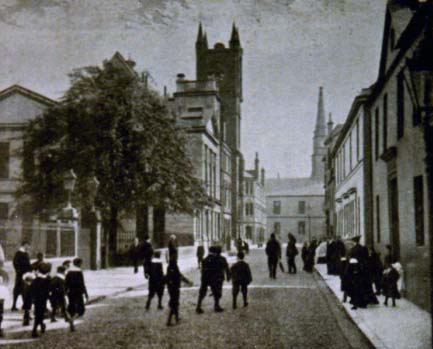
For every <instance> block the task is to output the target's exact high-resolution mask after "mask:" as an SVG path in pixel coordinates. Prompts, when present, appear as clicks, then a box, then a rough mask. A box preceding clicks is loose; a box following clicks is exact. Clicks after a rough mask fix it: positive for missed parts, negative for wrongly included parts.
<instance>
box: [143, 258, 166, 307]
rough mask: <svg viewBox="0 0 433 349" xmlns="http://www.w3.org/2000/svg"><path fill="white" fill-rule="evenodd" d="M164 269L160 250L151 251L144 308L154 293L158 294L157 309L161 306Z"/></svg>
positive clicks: (147, 305)
mask: <svg viewBox="0 0 433 349" xmlns="http://www.w3.org/2000/svg"><path fill="white" fill-rule="evenodd" d="M164 287H165V280H164V271H163V268H162V260H161V252H160V251H155V252H154V253H153V257H152V262H151V263H150V270H149V295H148V296H147V303H146V310H149V308H150V302H151V301H152V298H153V297H154V296H155V294H156V295H157V296H158V309H164V308H163V307H162V296H163V295H164Z"/></svg>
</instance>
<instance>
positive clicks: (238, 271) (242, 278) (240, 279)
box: [230, 251, 253, 309]
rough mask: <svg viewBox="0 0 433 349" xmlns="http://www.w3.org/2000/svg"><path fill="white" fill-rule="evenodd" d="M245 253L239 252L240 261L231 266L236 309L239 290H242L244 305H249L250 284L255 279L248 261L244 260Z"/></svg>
mask: <svg viewBox="0 0 433 349" xmlns="http://www.w3.org/2000/svg"><path fill="white" fill-rule="evenodd" d="M244 258H245V254H244V253H243V252H242V251H241V252H238V261H237V262H236V263H235V264H233V265H232V267H231V268H230V272H231V276H232V283H233V309H236V307H237V305H236V299H237V297H238V294H239V290H241V292H242V297H243V299H244V307H246V306H247V305H248V285H249V284H250V283H251V281H252V280H253V278H252V276H251V269H250V266H249V265H248V263H246V262H244Z"/></svg>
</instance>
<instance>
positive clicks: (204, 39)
mask: <svg viewBox="0 0 433 349" xmlns="http://www.w3.org/2000/svg"><path fill="white" fill-rule="evenodd" d="M203 45H204V47H205V48H208V44H207V34H206V32H204V36H203Z"/></svg>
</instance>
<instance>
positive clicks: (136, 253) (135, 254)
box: [129, 237, 142, 274]
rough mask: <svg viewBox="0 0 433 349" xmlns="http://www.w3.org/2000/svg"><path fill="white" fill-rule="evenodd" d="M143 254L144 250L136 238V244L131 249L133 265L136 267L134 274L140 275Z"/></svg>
mask: <svg viewBox="0 0 433 349" xmlns="http://www.w3.org/2000/svg"><path fill="white" fill-rule="evenodd" d="M141 252H142V248H141V244H140V240H139V239H138V238H137V237H135V238H134V242H133V243H132V245H131V246H130V248H129V256H130V258H131V261H132V265H133V267H134V274H137V273H138V264H139V263H140V260H141Z"/></svg>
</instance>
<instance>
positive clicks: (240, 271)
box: [230, 261, 253, 285]
mask: <svg viewBox="0 0 433 349" xmlns="http://www.w3.org/2000/svg"><path fill="white" fill-rule="evenodd" d="M230 273H231V276H232V282H233V284H239V285H248V284H250V283H251V281H253V277H252V276H251V269H250V266H249V265H248V263H246V262H244V261H238V262H236V263H235V264H233V265H232V267H231V268H230Z"/></svg>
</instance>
